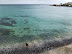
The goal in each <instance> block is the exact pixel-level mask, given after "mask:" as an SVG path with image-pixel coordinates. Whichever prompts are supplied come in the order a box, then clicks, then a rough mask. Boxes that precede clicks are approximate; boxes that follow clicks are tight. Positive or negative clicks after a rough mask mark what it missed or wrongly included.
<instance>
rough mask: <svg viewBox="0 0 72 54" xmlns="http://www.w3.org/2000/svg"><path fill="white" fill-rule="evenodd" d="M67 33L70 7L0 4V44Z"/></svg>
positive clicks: (71, 19) (71, 31)
mask: <svg viewBox="0 0 72 54" xmlns="http://www.w3.org/2000/svg"><path fill="white" fill-rule="evenodd" d="M71 36H72V8H71V7H54V6H49V5H0V44H10V43H22V42H31V41H34V40H53V39H56V38H65V37H71Z"/></svg>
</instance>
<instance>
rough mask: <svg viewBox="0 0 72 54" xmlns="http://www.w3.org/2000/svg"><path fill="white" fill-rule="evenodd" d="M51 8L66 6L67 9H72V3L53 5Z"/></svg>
mask: <svg viewBox="0 0 72 54" xmlns="http://www.w3.org/2000/svg"><path fill="white" fill-rule="evenodd" d="M51 6H65V7H72V2H68V3H64V4H62V3H61V4H53V5H51Z"/></svg>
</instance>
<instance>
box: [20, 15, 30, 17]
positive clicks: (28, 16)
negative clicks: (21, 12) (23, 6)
mask: <svg viewBox="0 0 72 54" xmlns="http://www.w3.org/2000/svg"><path fill="white" fill-rule="evenodd" d="M20 17H30V16H29V15H25V16H20Z"/></svg>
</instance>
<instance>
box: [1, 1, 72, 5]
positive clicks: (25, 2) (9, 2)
mask: <svg viewBox="0 0 72 54" xmlns="http://www.w3.org/2000/svg"><path fill="white" fill-rule="evenodd" d="M65 2H72V0H0V4H52V3H65Z"/></svg>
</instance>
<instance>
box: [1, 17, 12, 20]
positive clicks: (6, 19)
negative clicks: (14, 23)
mask: <svg viewBox="0 0 72 54" xmlns="http://www.w3.org/2000/svg"><path fill="white" fill-rule="evenodd" d="M1 20H11V18H8V17H6V18H1Z"/></svg>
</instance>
